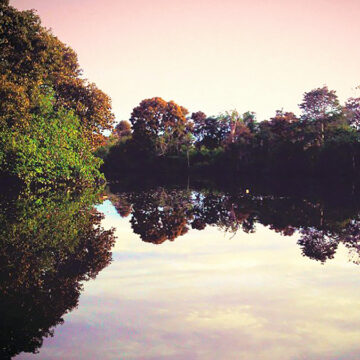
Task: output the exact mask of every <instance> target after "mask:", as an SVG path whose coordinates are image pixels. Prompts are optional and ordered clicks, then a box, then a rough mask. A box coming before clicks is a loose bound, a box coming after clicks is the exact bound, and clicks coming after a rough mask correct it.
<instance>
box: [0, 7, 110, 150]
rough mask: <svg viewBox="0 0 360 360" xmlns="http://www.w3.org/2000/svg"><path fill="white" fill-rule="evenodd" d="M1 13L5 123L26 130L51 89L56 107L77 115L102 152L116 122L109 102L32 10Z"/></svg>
mask: <svg viewBox="0 0 360 360" xmlns="http://www.w3.org/2000/svg"><path fill="white" fill-rule="evenodd" d="M0 11H1V16H0V39H1V40H0V54H1V56H0V93H1V95H2V97H1V99H2V101H1V102H2V104H1V106H0V118H3V117H5V118H6V119H7V121H8V123H9V122H11V124H12V125H13V126H16V127H26V126H27V124H28V121H29V120H30V119H31V114H32V113H33V111H34V108H36V106H37V101H36V100H37V98H38V96H39V94H41V93H44V92H45V93H46V92H47V89H48V88H52V89H53V90H54V91H55V100H56V104H55V105H56V106H57V107H64V108H66V109H67V110H73V112H74V114H75V115H76V116H77V117H78V118H79V120H80V125H81V130H82V134H83V136H84V137H85V138H87V139H88V140H90V142H91V145H92V146H93V147H94V146H97V145H98V144H99V143H101V142H102V139H103V135H102V131H103V130H105V129H110V128H111V124H112V121H113V119H114V116H113V114H112V112H111V101H110V98H109V97H108V96H107V95H105V94H104V93H103V92H102V91H101V90H99V89H98V88H97V87H96V86H95V84H92V83H88V82H87V81H86V80H84V79H83V78H82V77H81V73H82V72H81V69H80V66H79V64H78V59H77V55H76V53H75V52H74V51H73V50H72V49H71V48H70V47H68V46H66V45H65V44H64V43H62V42H61V41H60V40H59V39H58V38H56V37H55V36H54V35H53V34H52V33H51V31H49V30H47V29H45V28H44V27H42V26H41V21H40V18H39V17H38V16H37V15H36V14H35V12H34V11H33V10H31V11H18V10H16V9H15V8H14V7H12V6H9V5H8V4H6V2H5V3H4V2H2V3H1V4H0ZM4 83H6V86H4ZM18 105H20V106H18Z"/></svg>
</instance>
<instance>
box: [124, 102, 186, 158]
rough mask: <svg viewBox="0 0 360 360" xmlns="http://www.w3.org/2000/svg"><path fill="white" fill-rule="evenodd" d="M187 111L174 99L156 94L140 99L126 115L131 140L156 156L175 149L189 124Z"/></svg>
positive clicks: (182, 139)
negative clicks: (167, 98)
mask: <svg viewBox="0 0 360 360" xmlns="http://www.w3.org/2000/svg"><path fill="white" fill-rule="evenodd" d="M187 113H188V111H187V110H186V109H185V108H184V107H182V106H179V105H177V104H176V103H175V102H174V101H169V102H167V101H165V100H163V99H162V98H160V97H154V98H152V99H146V100H143V101H142V102H141V103H140V105H139V106H137V107H135V108H134V110H133V112H132V114H131V118H130V122H131V124H132V128H133V139H134V141H135V142H136V143H137V144H138V145H139V147H143V148H146V147H147V148H148V149H150V150H152V151H154V152H155V153H156V154H157V155H160V156H162V155H165V154H169V153H176V152H179V150H180V147H181V145H182V143H183V141H184V139H185V137H186V134H187V129H188V128H189V126H190V123H189V122H188V120H187V118H186V115H187Z"/></svg>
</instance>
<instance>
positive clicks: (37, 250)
mask: <svg viewBox="0 0 360 360" xmlns="http://www.w3.org/2000/svg"><path fill="white" fill-rule="evenodd" d="M98 199H99V196H98V195H96V194H94V193H93V190H90V189H88V190H87V191H84V192H82V193H80V194H73V193H55V194H54V193H52V194H42V195H38V196H34V195H32V196H24V195H20V196H18V197H17V198H16V199H14V198H13V199H9V198H8V199H1V200H2V201H1V203H2V204H1V205H2V206H1V210H0V223H1V230H0V318H1V323H0V357H1V359H10V358H11V357H13V356H15V355H16V354H19V353H21V352H32V353H35V352H37V351H38V349H39V348H40V347H41V345H42V342H43V338H45V337H48V336H52V335H53V333H54V328H55V326H57V325H59V324H61V323H62V322H63V319H62V317H63V315H64V314H66V313H68V312H69V311H71V310H73V309H74V308H75V307H76V306H77V304H78V299H79V296H80V292H81V290H82V282H83V281H86V280H89V279H93V278H95V277H96V276H97V274H98V273H99V271H101V270H102V269H103V268H104V267H106V266H107V265H108V264H109V263H110V261H111V256H112V255H111V248H112V246H113V244H114V235H113V230H104V229H103V228H102V227H101V226H100V221H101V219H102V215H101V214H100V213H98V212H97V211H96V210H95V209H94V208H93V204H94V203H95V202H96V201H97V200H98Z"/></svg>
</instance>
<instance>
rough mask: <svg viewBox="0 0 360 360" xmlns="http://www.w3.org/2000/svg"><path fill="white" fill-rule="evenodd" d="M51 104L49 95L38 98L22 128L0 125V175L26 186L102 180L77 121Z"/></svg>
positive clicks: (72, 114)
mask: <svg viewBox="0 0 360 360" xmlns="http://www.w3.org/2000/svg"><path fill="white" fill-rule="evenodd" d="M53 103H54V97H53V95H52V94H51V93H50V94H48V95H46V96H40V99H39V103H38V108H37V110H36V112H33V113H32V115H31V119H29V123H28V125H27V127H26V128H23V127H20V128H14V127H13V126H9V125H8V122H7V121H4V120H3V121H2V122H1V123H0V126H1V131H0V172H1V173H2V174H3V175H4V174H6V175H8V176H14V177H18V178H20V179H21V180H22V181H23V182H24V183H26V184H27V185H31V184H40V185H50V186H56V185H57V184H58V183H60V184H76V185H81V184H91V183H94V182H95V181H99V180H101V179H103V178H102V175H101V174H100V172H99V167H100V165H101V161H100V159H98V158H96V157H95V156H94V155H93V154H92V153H91V149H90V145H89V143H88V142H87V141H86V140H85V139H84V138H83V136H82V134H81V131H80V125H79V120H78V118H77V117H76V116H75V115H74V113H73V112H69V111H67V110H65V109H64V108H61V107H60V108H57V109H55V107H54V105H53Z"/></svg>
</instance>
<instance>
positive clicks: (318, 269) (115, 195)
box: [0, 185, 360, 360]
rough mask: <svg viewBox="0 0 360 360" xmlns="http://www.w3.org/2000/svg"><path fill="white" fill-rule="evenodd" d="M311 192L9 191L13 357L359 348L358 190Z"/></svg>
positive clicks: (5, 350) (6, 224)
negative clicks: (18, 192) (75, 192)
mask: <svg viewBox="0 0 360 360" xmlns="http://www.w3.org/2000/svg"><path fill="white" fill-rule="evenodd" d="M298 190H299V191H296V192H294V191H292V192H289V191H282V192H281V191H265V190H263V189H261V190H257V189H253V188H251V187H249V186H248V185H247V186H244V187H241V186H240V187H238V188H236V189H235V190H234V189H232V190H231V191H230V190H219V189H211V188H209V187H207V188H206V187H203V186H202V187H191V186H189V187H185V188H183V187H178V188H169V187H152V188H150V189H147V190H141V191H140V190H139V189H135V188H132V189H130V188H128V189H127V191H125V190H124V188H122V187H120V186H111V187H110V189H109V190H108V192H107V194H106V195H105V194H104V193H101V194H97V193H96V192H93V191H90V190H89V191H87V192H85V193H78V194H73V193H57V194H55V193H52V194H46V195H45V194H42V195H41V194H40V195H39V194H38V195H36V196H34V195H24V194H23V195H21V196H18V197H7V198H3V199H2V203H3V206H2V208H1V213H0V216H1V219H0V220H1V223H2V228H1V248H0V266H1V267H0V276H1V283H0V286H1V298H0V304H1V307H0V309H1V310H0V311H1V328H0V330H1V332H0V333H1V338H0V343H1V355H2V358H4V359H6V358H11V357H14V356H15V355H17V356H16V358H17V359H33V358H34V359H36V358H37V359H148V360H150V359H356V358H360V345H359V342H358V339H359V336H360V286H359V285H360V268H359V266H358V264H359V262H360V217H359V214H360V202H359V198H358V196H357V194H356V191H355V190H354V188H353V187H350V188H347V189H346V190H344V189H342V188H337V187H335V188H333V189H332V190H331V191H329V189H322V190H321V189H316V191H308V192H303V191H300V189H298ZM314 194H315V195H314ZM101 202H102V203H101ZM95 209H96V210H95ZM100 213H102V214H104V215H103V219H102V220H101V216H100ZM111 228H114V230H111ZM113 231H114V232H113ZM114 236H116V240H115V239H114ZM33 352H38V353H37V354H32V353H33Z"/></svg>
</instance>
